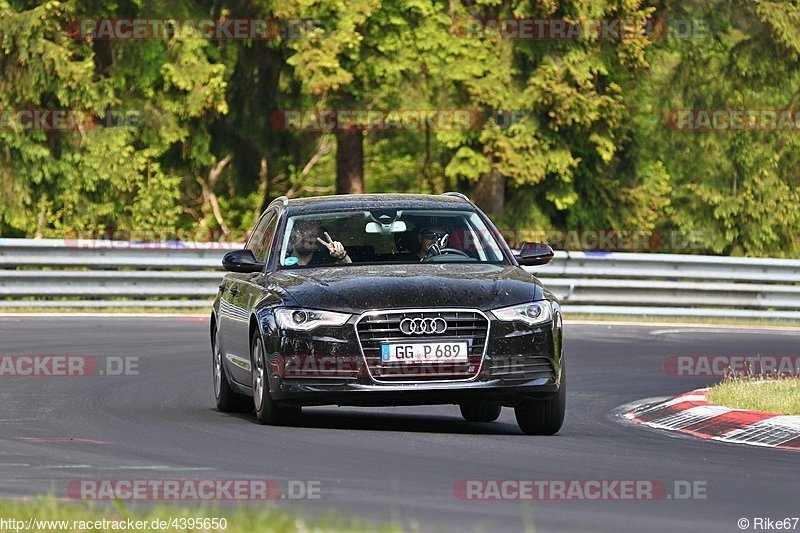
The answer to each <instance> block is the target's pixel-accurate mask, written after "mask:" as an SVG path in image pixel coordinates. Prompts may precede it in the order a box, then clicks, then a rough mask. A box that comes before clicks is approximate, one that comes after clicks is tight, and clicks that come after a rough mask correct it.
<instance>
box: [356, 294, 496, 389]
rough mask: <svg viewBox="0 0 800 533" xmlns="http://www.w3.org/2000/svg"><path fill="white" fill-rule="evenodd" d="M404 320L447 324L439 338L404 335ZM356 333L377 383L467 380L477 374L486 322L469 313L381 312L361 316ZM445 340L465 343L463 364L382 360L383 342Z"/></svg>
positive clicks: (459, 311)
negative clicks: (438, 319)
mask: <svg viewBox="0 0 800 533" xmlns="http://www.w3.org/2000/svg"><path fill="white" fill-rule="evenodd" d="M405 318H412V319H413V318H443V319H444V320H446V321H447V331H445V332H444V333H443V334H441V335H436V334H433V335H406V334H404V333H403V332H401V331H400V322H401V321H402V320H403V319H405ZM356 331H357V333H358V338H359V341H360V342H361V350H362V351H363V352H364V358H365V360H366V362H367V368H369V371H370V374H372V377H373V378H374V379H375V380H377V381H392V382H397V381H430V380H450V379H469V378H472V377H475V376H476V375H477V374H478V372H479V371H480V367H481V360H482V358H483V352H484V348H485V347H486V337H487V335H488V332H489V321H488V320H487V319H486V317H485V316H484V315H483V314H481V313H479V312H477V311H469V310H451V309H447V310H440V311H434V310H430V311H381V312H378V313H372V314H369V315H365V316H364V317H362V318H361V319H360V320H359V321H358V323H357V324H356ZM448 341H462V342H463V341H466V342H467V348H468V352H467V354H468V357H467V362H466V363H435V364H431V363H425V364H419V363H417V364H408V363H384V362H383V361H382V360H381V344H383V343H407V342H448Z"/></svg>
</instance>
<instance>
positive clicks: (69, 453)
mask: <svg viewBox="0 0 800 533" xmlns="http://www.w3.org/2000/svg"><path fill="white" fill-rule="evenodd" d="M208 328H209V326H208V322H207V321H201V320H196V319H195V320H192V319H187V318H179V317H174V318H48V317H36V318H33V317H25V316H19V317H13V316H4V317H0V355H5V356H7V355H48V354H68V355H86V356H95V357H99V358H101V359H103V358H107V357H112V358H113V357H120V358H126V357H127V358H131V357H136V358H138V361H137V363H138V369H137V370H136V372H138V374H133V375H121V376H110V375H95V376H90V377H80V376H73V377H53V376H50V377H48V376H41V377H18V376H8V375H6V376H4V377H0V399H2V401H1V402H0V424H1V425H0V427H2V430H0V443H1V444H0V496H1V497H4V498H13V497H21V496H31V495H38V494H53V495H55V496H57V497H59V498H68V492H67V486H68V484H69V482H70V481H71V480H78V479H145V478H147V479H153V478H164V479H176V478H181V479H184V478H193V479H197V478H204V479H207V478H213V479H244V478H268V479H274V480H279V481H281V482H288V481H289V480H294V481H318V482H319V487H320V498H319V499H315V500H296V501H288V500H283V501H281V500H279V501H278V502H277V503H276V504H277V505H281V506H283V507H285V508H286V509H287V510H289V511H292V512H297V513H300V514H304V515H309V516H316V515H319V514H321V513H323V512H325V511H326V510H329V509H335V510H337V511H338V512H339V513H340V514H342V515H345V516H358V517H361V518H363V519H366V520H376V521H384V520H394V521H397V522H399V523H400V524H401V525H402V526H403V527H404V528H405V529H417V530H420V531H436V530H438V531H459V532H468V531H491V532H497V531H506V530H521V529H523V528H526V527H527V528H528V529H529V530H531V529H533V528H535V530H536V531H647V532H653V531H680V530H688V531H698V530H701V531H741V529H740V528H739V527H738V526H737V522H738V520H739V519H740V518H747V519H748V520H749V521H750V523H751V526H750V528H752V523H753V519H754V518H758V517H761V518H770V519H773V520H778V519H783V518H787V517H797V516H800V500H798V489H800V454H798V453H797V452H793V451H788V450H774V449H765V448H757V447H750V446H741V445H732V444H724V443H716V442H707V441H701V440H699V439H695V438H692V437H683V436H676V435H674V434H668V433H666V432H661V431H657V430H651V429H647V428H643V427H641V426H634V425H630V424H628V423H625V422H624V421H622V420H621V419H620V417H619V416H618V412H619V408H620V406H623V405H626V404H629V403H631V402H637V401H640V400H642V399H644V398H653V397H663V396H670V395H676V394H679V393H683V392H686V391H689V390H691V389H694V388H698V387H702V386H705V385H708V384H711V383H713V382H715V381H717V380H718V379H719V378H715V377H679V376H675V375H670V373H669V372H667V371H666V370H665V366H664V365H665V360H666V359H667V358H668V357H669V356H672V355H753V354H761V355H794V356H797V355H799V354H798V351H799V350H800V331H794V332H793V331H789V330H774V331H767V330H750V329H746V328H736V329H723V328H714V327H704V328H689V327H683V326H664V325H645V326H628V325H595V324H570V323H567V324H566V325H565V341H566V344H565V347H566V357H567V360H566V361H567V363H566V364H567V366H568V367H569V385H568V390H569V396H568V403H567V419H566V422H565V425H564V427H563V429H562V430H561V432H560V433H559V434H558V435H557V436H553V437H528V436H524V435H523V434H522V433H521V432H520V431H519V430H518V428H517V425H516V423H515V421H514V415H513V411H512V410H511V409H504V410H503V414H502V415H501V417H500V419H499V420H498V421H497V422H494V423H488V424H470V423H467V422H465V421H463V420H462V419H461V417H460V414H459V411H458V407H456V406H437V407H398V408H380V409H365V408H337V407H320V408H306V409H305V410H304V414H303V416H302V417H301V419H300V421H299V424H298V425H297V426H296V427H268V426H261V425H259V424H257V423H256V421H255V418H254V416H253V415H248V414H241V415H230V414H223V413H220V412H218V411H217V410H216V409H215V408H214V401H213V391H212V381H211V353H210V348H209V335H208ZM460 480H582V482H586V481H588V480H654V481H657V482H659V483H661V484H662V485H663V486H664V487H666V488H667V492H668V494H667V495H665V496H663V497H661V498H659V499H656V500H647V499H644V500H642V499H639V500H634V501H618V500H591V501H587V500H567V501H565V500H554V499H548V500H544V501H530V500H528V501H481V500H474V499H471V500H465V499H461V498H459V497H457V496H456V493H457V492H458V491H454V487H457V486H458V483H459V481H460ZM676 481H677V482H678V485H680V486H681V487H686V486H687V483H686V482H688V483H689V484H691V486H696V487H699V488H700V489H701V490H699V492H698V493H697V494H693V495H691V496H690V497H688V498H685V499H684V496H685V494H683V495H681V494H677V493H673V488H674V487H676V484H675V482H676ZM462 486H463V481H462ZM252 505H264V504H263V503H261V502H257V503H253V504H252ZM797 527H798V529H800V525H798V526H797ZM745 530H752V529H745Z"/></svg>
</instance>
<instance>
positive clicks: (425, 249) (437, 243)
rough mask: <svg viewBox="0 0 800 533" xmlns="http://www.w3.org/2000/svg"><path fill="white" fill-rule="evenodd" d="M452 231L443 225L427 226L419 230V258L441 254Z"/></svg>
mask: <svg viewBox="0 0 800 533" xmlns="http://www.w3.org/2000/svg"><path fill="white" fill-rule="evenodd" d="M449 238H450V233H449V232H448V231H447V230H446V229H444V228H443V227H441V226H425V227H423V228H422V229H420V230H419V231H418V232H417V240H418V241H419V260H420V261H422V260H423V259H425V258H426V257H430V256H434V255H439V254H440V253H441V249H442V248H444V247H445V246H447V241H448V239H449Z"/></svg>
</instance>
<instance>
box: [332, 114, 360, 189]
mask: <svg viewBox="0 0 800 533" xmlns="http://www.w3.org/2000/svg"><path fill="white" fill-rule="evenodd" d="M336 144H337V147H336V194H360V193H363V192H364V132H363V131H361V130H356V129H353V130H342V131H340V132H339V133H338V134H337V135H336Z"/></svg>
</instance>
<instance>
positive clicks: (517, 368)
mask: <svg viewBox="0 0 800 533" xmlns="http://www.w3.org/2000/svg"><path fill="white" fill-rule="evenodd" d="M489 373H490V374H491V376H492V377H493V378H495V379H501V380H503V381H505V382H509V383H521V382H525V381H531V380H533V379H540V378H551V377H554V376H555V371H554V369H553V364H552V362H551V361H550V359H548V358H547V357H545V356H543V355H510V356H503V357H496V358H493V359H492V361H491V362H490V363H489Z"/></svg>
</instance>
